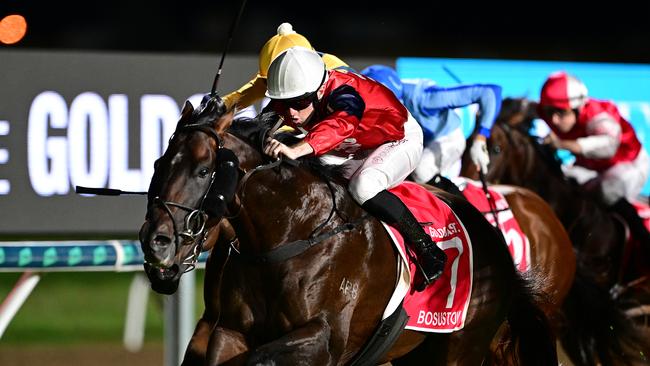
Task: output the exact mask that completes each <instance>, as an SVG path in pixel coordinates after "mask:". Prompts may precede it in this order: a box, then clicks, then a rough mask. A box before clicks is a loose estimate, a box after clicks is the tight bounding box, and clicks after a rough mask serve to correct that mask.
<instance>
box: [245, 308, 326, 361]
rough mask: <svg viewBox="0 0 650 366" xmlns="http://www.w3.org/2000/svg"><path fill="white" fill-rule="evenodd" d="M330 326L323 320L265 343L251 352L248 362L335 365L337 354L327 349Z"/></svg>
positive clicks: (312, 322)
mask: <svg viewBox="0 0 650 366" xmlns="http://www.w3.org/2000/svg"><path fill="white" fill-rule="evenodd" d="M331 340H332V339H331V328H330V326H329V324H328V323H327V322H326V321H325V320H323V319H320V318H319V319H316V320H312V321H311V322H309V323H307V324H305V325H304V326H302V327H300V328H297V329H295V330H293V331H292V332H290V333H288V334H285V335H284V336H282V337H281V338H278V339H276V340H275V341H273V342H270V343H266V344H264V345H262V346H260V347H258V348H257V349H255V350H254V351H253V352H251V356H250V358H249V359H248V362H247V364H249V365H310V366H311V365H335V364H337V362H338V358H339V356H336V355H333V354H332V353H331V352H330V347H329V345H330V341H331Z"/></svg>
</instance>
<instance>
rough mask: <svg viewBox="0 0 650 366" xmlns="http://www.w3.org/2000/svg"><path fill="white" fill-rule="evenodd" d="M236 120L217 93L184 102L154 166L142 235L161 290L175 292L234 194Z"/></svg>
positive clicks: (149, 269)
mask: <svg viewBox="0 0 650 366" xmlns="http://www.w3.org/2000/svg"><path fill="white" fill-rule="evenodd" d="M232 119H233V112H232V111H231V112H226V108H225V105H224V103H223V102H222V100H221V99H220V98H219V97H206V98H204V100H203V101H202V102H201V105H200V106H199V107H198V108H197V109H194V108H193V106H192V104H191V103H190V102H189V101H188V102H185V106H184V107H183V111H182V113H181V117H180V120H179V121H178V124H177V126H176V130H175V132H174V134H173V135H172V137H171V138H170V140H169V145H168V147H167V149H166V151H165V153H164V154H163V155H162V156H161V157H160V158H159V159H158V160H157V161H156V163H155V165H154V168H155V170H154V174H153V177H152V179H151V184H150V186H149V190H148V205H147V213H146V217H145V218H146V219H145V223H144V224H143V225H142V228H141V229H140V235H139V237H140V243H141V245H142V250H143V252H144V255H145V264H144V268H145V272H146V274H147V277H148V278H149V280H150V282H151V285H152V288H153V289H154V290H155V291H157V292H160V293H164V294H171V293H174V292H175V291H176V289H177V288H178V282H179V280H180V277H181V275H182V274H183V273H185V272H187V271H189V270H192V269H193V268H194V267H195V264H196V261H197V259H198V256H199V254H200V252H201V249H202V247H203V244H204V242H205V241H206V239H207V236H208V233H207V231H208V230H207V228H209V227H212V226H214V225H215V224H216V223H218V222H219V220H221V218H222V217H223V216H224V213H225V211H226V207H227V205H228V203H229V202H230V201H231V200H232V198H233V197H234V191H235V186H236V183H237V180H238V165H239V163H238V161H237V157H236V156H235V154H234V153H233V152H232V150H230V149H228V148H226V147H225V146H224V134H225V131H226V130H227V128H228V127H229V126H230V123H231V122H232ZM217 176H219V177H220V178H219V179H218V180H217V179H216V177H217Z"/></svg>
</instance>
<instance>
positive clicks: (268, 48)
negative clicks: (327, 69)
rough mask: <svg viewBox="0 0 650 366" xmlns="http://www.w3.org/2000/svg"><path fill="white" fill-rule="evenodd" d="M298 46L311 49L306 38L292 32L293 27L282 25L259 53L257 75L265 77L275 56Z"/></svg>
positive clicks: (287, 24)
mask: <svg viewBox="0 0 650 366" xmlns="http://www.w3.org/2000/svg"><path fill="white" fill-rule="evenodd" d="M294 46H300V47H305V48H308V49H312V47H311V44H310V43H309V41H308V40H307V38H305V37H303V36H302V35H300V34H298V33H296V32H295V31H294V30H293V27H292V26H291V24H289V23H282V24H280V26H279V27H278V34H276V35H275V36H273V37H271V39H269V40H268V41H267V42H266V43H265V44H264V46H263V47H262V50H261V51H260V60H259V63H260V65H259V67H260V69H259V74H260V76H262V77H266V75H267V73H268V71H269V65H271V61H273V59H274V58H275V56H277V55H279V54H280V53H281V52H282V51H284V50H286V49H288V48H291V47H294Z"/></svg>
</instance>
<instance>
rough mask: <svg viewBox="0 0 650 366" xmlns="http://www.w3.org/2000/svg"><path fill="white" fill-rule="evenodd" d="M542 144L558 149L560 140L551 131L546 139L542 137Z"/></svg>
mask: <svg viewBox="0 0 650 366" xmlns="http://www.w3.org/2000/svg"><path fill="white" fill-rule="evenodd" d="M544 144H545V145H551V146H552V147H554V148H556V149H558V148H559V146H560V138H559V137H557V135H556V134H555V133H553V131H551V132H550V133H549V134H548V135H546V137H544Z"/></svg>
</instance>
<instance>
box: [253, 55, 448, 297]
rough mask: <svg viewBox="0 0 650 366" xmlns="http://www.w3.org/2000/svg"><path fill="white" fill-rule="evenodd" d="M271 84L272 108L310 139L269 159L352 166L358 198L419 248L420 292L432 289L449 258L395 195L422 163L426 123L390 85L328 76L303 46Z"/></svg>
mask: <svg viewBox="0 0 650 366" xmlns="http://www.w3.org/2000/svg"><path fill="white" fill-rule="evenodd" d="M267 84H268V86H267V92H266V95H267V96H268V97H269V98H271V103H269V107H270V108H272V109H273V110H274V111H275V112H276V113H278V114H279V115H280V116H281V117H282V118H283V119H284V122H285V123H286V124H288V125H289V126H291V127H294V128H296V129H302V130H304V131H306V132H307V135H306V137H305V138H304V139H303V140H302V141H301V142H299V143H297V144H296V145H293V146H286V145H284V144H282V143H281V142H279V141H277V140H274V139H270V140H269V143H268V145H267V146H266V148H265V151H264V152H265V153H267V154H269V155H271V156H273V157H277V156H279V155H280V154H282V155H285V156H287V157H289V158H293V159H296V158H299V157H301V156H305V155H310V154H311V155H314V156H319V157H321V159H323V160H324V161H325V162H326V163H329V164H343V165H345V166H346V167H347V168H348V169H347V171H348V177H347V178H349V179H350V182H349V186H348V190H349V192H350V194H351V195H352V197H353V198H354V199H355V200H356V201H357V202H358V203H359V204H360V205H362V207H363V208H364V209H366V210H367V211H369V212H370V213H372V214H374V215H375V216H376V217H378V218H379V219H381V220H383V221H385V222H387V223H388V224H392V225H395V226H396V227H397V228H398V229H399V230H400V232H402V234H403V235H404V236H405V238H406V240H407V241H408V242H410V243H411V245H412V246H413V249H414V251H415V252H416V254H417V255H418V262H419V264H420V269H421V270H422V272H423V275H424V282H423V283H422V284H421V285H419V286H418V287H419V288H421V289H424V287H425V286H426V285H428V284H429V283H431V282H432V281H433V280H434V279H435V278H437V277H438V276H439V275H440V273H441V272H442V269H443V268H444V263H445V260H446V256H445V254H444V252H443V251H442V250H440V249H439V248H438V247H437V246H436V245H435V243H433V241H432V240H431V237H429V236H428V235H427V234H425V233H424V231H423V230H422V228H421V227H420V225H419V223H418V222H417V220H416V219H415V218H414V217H413V215H412V213H411V212H410V211H409V209H408V208H407V207H406V206H405V205H404V204H403V203H402V202H401V200H400V199H399V198H397V196H395V195H393V194H392V193H390V192H388V191H387V189H389V188H392V187H395V186H397V185H398V184H400V183H401V182H403V181H404V179H405V178H406V177H407V176H408V175H409V174H410V173H411V172H412V171H413V170H414V169H415V167H416V166H417V164H418V162H419V160H420V157H421V155H422V143H423V135H422V129H421V128H420V126H419V125H418V123H417V122H416V121H415V120H414V119H413V117H411V116H410V114H409V113H408V111H407V110H406V108H405V107H404V106H403V105H402V104H401V103H400V102H399V100H398V99H397V98H396V97H395V95H394V94H393V93H392V92H391V91H390V90H389V89H387V88H386V87H385V86H383V85H382V84H380V83H377V82H375V81H373V80H371V79H368V78H366V77H364V76H361V75H357V74H354V73H348V72H345V71H339V70H327V69H326V67H325V64H324V63H323V61H322V59H321V57H320V56H319V55H318V54H317V53H316V52H314V51H312V50H310V49H306V48H303V47H292V48H289V49H287V50H286V51H284V52H283V53H281V54H279V55H278V56H277V57H276V58H275V59H274V60H273V61H272V62H271V65H270V67H269V73H268V82H267Z"/></svg>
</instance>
